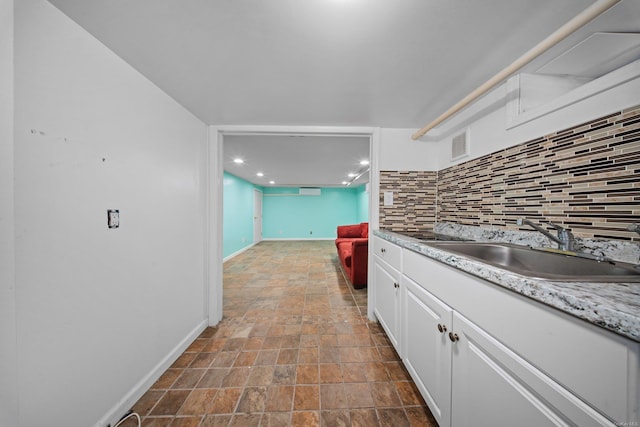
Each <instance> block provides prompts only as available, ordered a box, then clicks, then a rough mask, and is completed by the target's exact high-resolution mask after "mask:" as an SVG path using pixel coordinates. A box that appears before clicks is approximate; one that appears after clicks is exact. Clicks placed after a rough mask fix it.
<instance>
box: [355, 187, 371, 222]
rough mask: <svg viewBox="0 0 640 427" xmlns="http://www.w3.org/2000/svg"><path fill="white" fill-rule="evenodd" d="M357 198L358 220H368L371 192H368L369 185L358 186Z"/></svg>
mask: <svg viewBox="0 0 640 427" xmlns="http://www.w3.org/2000/svg"><path fill="white" fill-rule="evenodd" d="M355 190H356V198H357V211H356V215H357V221H356V222H368V221H369V193H368V192H367V186H366V185H361V186H360V187H356V188H355Z"/></svg>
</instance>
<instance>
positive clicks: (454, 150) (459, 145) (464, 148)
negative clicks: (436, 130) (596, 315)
mask: <svg viewBox="0 0 640 427" xmlns="http://www.w3.org/2000/svg"><path fill="white" fill-rule="evenodd" d="M468 155H469V130H468V129H467V130H466V131H464V132H462V133H461V134H459V135H456V136H454V137H453V139H452V140H451V160H458V159H460V158H462V157H466V156H468Z"/></svg>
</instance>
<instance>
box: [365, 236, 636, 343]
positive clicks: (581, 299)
mask: <svg viewBox="0 0 640 427" xmlns="http://www.w3.org/2000/svg"><path fill="white" fill-rule="evenodd" d="M373 234H374V235H376V236H378V237H380V238H382V239H385V240H388V241H390V242H392V243H395V244H397V245H398V246H401V247H403V248H407V249H410V250H412V251H414V252H418V253H420V254H422V255H425V256H427V257H429V258H432V259H434V260H437V261H440V262H442V263H444V264H447V265H450V266H452V267H455V268H457V269H459V270H461V271H464V272H466V273H469V274H472V275H474V276H477V277H480V278H482V279H485V280H487V281H489V282H491V283H495V284H497V285H500V286H502V287H504V288H506V289H510V290H512V291H514V292H517V293H519V294H521V295H524V296H527V297H529V298H532V299H534V300H536V301H539V302H541V303H544V304H547V305H549V306H551V307H554V308H557V309H558V310H562V311H564V312H565V313H568V314H571V315H573V316H575V317H578V318H580V319H583V320H586V321H588V322H590V323H593V324H594V325H597V326H600V327H602V328H605V329H608V330H610V331H613V332H615V333H617V334H620V335H622V336H624V337H627V338H629V339H632V340H634V341H636V342H640V283H589V282H586V283H585V282H555V281H553V282H552V281H548V280H542V279H536V278H529V277H525V276H521V275H518V274H515V273H511V272H509V271H507V270H503V269H500V268H497V267H494V266H491V265H488V264H485V263H482V262H480V261H476V260H473V259H470V258H467V257H465V256H464V255H459V254H454V253H451V252H446V251H443V250H440V249H436V248H434V247H431V246H428V245H426V244H424V243H422V242H421V241H419V240H416V239H413V238H410V237H407V236H404V235H402V234H398V233H394V232H390V231H385V230H375V231H374V232H373Z"/></svg>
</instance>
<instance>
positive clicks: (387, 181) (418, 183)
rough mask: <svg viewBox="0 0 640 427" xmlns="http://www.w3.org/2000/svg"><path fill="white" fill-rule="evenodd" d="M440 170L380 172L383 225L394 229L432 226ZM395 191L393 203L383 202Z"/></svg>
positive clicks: (404, 229) (422, 228) (381, 217)
mask: <svg viewBox="0 0 640 427" xmlns="http://www.w3.org/2000/svg"><path fill="white" fill-rule="evenodd" d="M436 182H437V172H416V171H411V172H404V171H398V172H395V171H381V172H380V227H382V228H385V229H387V230H391V231H409V230H424V229H428V228H433V224H434V223H435V221H436ZM385 191H393V206H384V193H385Z"/></svg>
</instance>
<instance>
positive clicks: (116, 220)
mask: <svg viewBox="0 0 640 427" xmlns="http://www.w3.org/2000/svg"><path fill="white" fill-rule="evenodd" d="M107 226H108V227H109V228H118V227H120V211H119V210H118V209H108V210H107Z"/></svg>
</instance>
